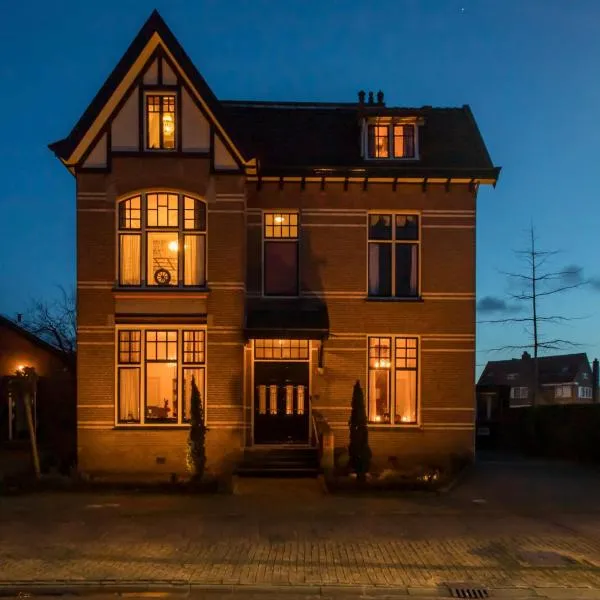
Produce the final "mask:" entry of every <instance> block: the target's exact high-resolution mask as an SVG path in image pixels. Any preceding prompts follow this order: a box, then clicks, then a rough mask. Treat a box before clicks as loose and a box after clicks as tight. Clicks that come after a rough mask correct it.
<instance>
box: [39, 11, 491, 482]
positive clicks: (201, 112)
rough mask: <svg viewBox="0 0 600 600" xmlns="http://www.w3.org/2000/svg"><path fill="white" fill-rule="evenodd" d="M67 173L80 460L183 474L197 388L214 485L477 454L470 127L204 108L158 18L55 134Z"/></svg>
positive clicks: (206, 102) (460, 111) (298, 111)
mask: <svg viewBox="0 0 600 600" xmlns="http://www.w3.org/2000/svg"><path fill="white" fill-rule="evenodd" d="M50 148H51V149H52V150H53V152H54V153H55V154H56V155H57V156H58V158H60V160H61V161H62V162H63V164H64V165H65V166H66V167H67V168H68V169H69V171H70V172H71V173H72V174H73V175H74V176H75V178H76V186H77V200H76V201H77V282H78V283H77V290H78V319H79V322H78V456H79V468H80V469H81V470H82V471H86V472H90V473H93V472H113V473H114V472H121V473H123V472H126V473H127V472H129V473H133V472H136V473H155V474H161V473H162V474H169V473H183V472H184V471H185V453H186V439H187V433H188V426H187V419H188V418H189V403H190V388H191V382H192V380H195V381H196V383H197V384H198V386H199V387H200V390H201V394H202V399H203V402H204V406H205V414H206V421H207V426H208V428H209V432H208V437H207V457H208V461H209V468H211V469H212V470H214V471H219V470H220V469H221V468H223V467H224V466H225V465H230V464H231V463H236V462H237V461H238V460H239V459H240V457H241V456H242V455H243V453H244V452H245V451H248V450H249V449H252V448H256V447H260V446H270V445H274V444H286V445H289V446H297V447H298V448H302V447H307V446H311V445H312V444H314V441H315V440H314V437H315V435H314V427H313V424H314V417H315V415H317V414H318V415H319V419H320V421H321V422H326V423H327V424H328V425H329V427H330V429H331V430H332V431H333V434H334V442H335V447H336V448H337V449H341V448H344V447H345V446H347V443H348V417H349V414H350V400H351V396H352V387H353V384H354V382H355V381H356V380H357V379H358V380H360V381H361V384H362V386H363V389H364V390H365V396H366V397H367V400H368V417H369V422H370V444H371V447H372V451H373V455H374V459H375V462H376V464H381V465H383V464H385V463H386V462H387V461H389V460H390V459H391V458H392V457H396V458H397V459H398V460H407V461H412V460H417V459H421V458H423V457H441V456H448V455H449V454H452V453H471V452H472V451H473V447H474V422H475V398H474V385H473V382H474V349H475V209H476V196H477V190H478V188H479V186H480V185H481V184H495V183H496V180H497V178H498V175H499V168H496V167H494V166H493V164H492V162H491V160H490V157H489V155H488V153H487V150H486V148H485V145H484V143H483V140H482V138H481V135H480V133H479V130H478V128H477V125H476V123H475V120H474V118H473V115H472V113H471V110H470V109H469V107H468V106H463V107H461V108H432V107H430V106H427V107H421V108H390V107H388V106H386V105H385V103H384V98H383V94H382V93H378V94H376V95H375V96H374V95H373V94H372V93H370V94H368V96H367V95H365V94H364V93H360V94H359V98H358V101H357V102H349V103H340V104H332V103H302V102H256V101H253V102H245V101H223V100H219V99H217V98H216V96H215V95H214V93H213V92H212V91H211V89H210V88H209V86H208V84H207V83H206V81H205V80H204V79H203V78H202V76H201V75H200V73H199V72H198V71H197V70H196V68H195V66H194V65H193V64H192V62H191V61H190V59H189V58H188V56H187V55H186V53H185V51H184V50H183V48H182V47H181V45H180V44H179V42H178V41H177V40H176V38H175V37H174V35H173V34H172V32H171V31H170V30H169V28H168V27H167V26H166V24H165V23H164V21H163V20H162V19H161V17H160V16H159V15H158V13H156V12H154V13H153V14H152V15H151V17H150V18H149V19H148V21H147V22H146V23H145V24H144V26H143V27H142V29H141V31H140V32H139V34H138V35H137V37H136V38H135V39H134V41H133V42H132V44H131V46H130V47H129V48H128V50H127V51H126V53H125V54H124V56H123V58H122V59H121V60H120V62H119V63H118V65H117V66H116V68H115V69H114V71H113V72H112V73H111V75H110V76H109V77H108V79H107V81H106V83H105V84H104V85H103V86H102V88H101V89H100V91H99V92H98V94H97V95H96V97H95V98H94V99H93V101H92V103H91V104H90V105H89V107H88V108H87V109H86V111H85V112H84V114H83V116H82V117H81V118H80V120H79V121H78V122H77V124H76V125H75V127H74V128H73V130H72V131H71V133H70V134H69V135H68V137H66V138H65V139H63V140H61V141H59V142H56V143H54V144H52V145H51V146H50Z"/></svg>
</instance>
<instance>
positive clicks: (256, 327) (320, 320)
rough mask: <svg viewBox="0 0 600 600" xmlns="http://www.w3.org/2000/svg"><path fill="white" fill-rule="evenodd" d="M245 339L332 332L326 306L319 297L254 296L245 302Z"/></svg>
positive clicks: (309, 336) (318, 337)
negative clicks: (273, 297) (284, 297)
mask: <svg viewBox="0 0 600 600" xmlns="http://www.w3.org/2000/svg"><path fill="white" fill-rule="evenodd" d="M245 334H246V339H256V338H259V339H260V338H279V339H304V340H306V339H313V340H321V339H324V338H326V337H327V336H328V334H329V315H328V313H327V306H326V305H325V304H324V303H323V302H322V301H321V300H319V299H318V298H289V299H287V298H286V299H279V298H277V299H270V298H254V299H249V300H248V301H247V303H246V327H245Z"/></svg>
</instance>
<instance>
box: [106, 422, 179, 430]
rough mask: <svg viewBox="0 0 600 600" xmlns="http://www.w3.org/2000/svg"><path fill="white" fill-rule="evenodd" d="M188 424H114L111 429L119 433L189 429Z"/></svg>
mask: <svg viewBox="0 0 600 600" xmlns="http://www.w3.org/2000/svg"><path fill="white" fill-rule="evenodd" d="M189 428H190V424H189V423H172V424H171V423H152V424H150V423H140V424H139V425H136V424H135V423H116V424H115V425H114V427H113V429H118V430H120V431H133V430H136V431H139V430H146V429H154V430H156V429H178V430H179V429H189Z"/></svg>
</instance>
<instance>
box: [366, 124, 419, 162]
mask: <svg viewBox="0 0 600 600" xmlns="http://www.w3.org/2000/svg"><path fill="white" fill-rule="evenodd" d="M416 137H417V136H416V125H415V124H414V123H394V122H386V123H373V124H369V125H368V126H367V158H375V159H403V158H417V140H416Z"/></svg>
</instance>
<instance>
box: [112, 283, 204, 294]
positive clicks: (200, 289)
mask: <svg viewBox="0 0 600 600" xmlns="http://www.w3.org/2000/svg"><path fill="white" fill-rule="evenodd" d="M112 291H113V292H118V293H119V294H121V293H126V294H133V295H135V294H147V293H148V292H158V293H159V294H168V293H169V292H171V293H173V292H177V293H183V294H208V293H210V291H211V290H210V288H209V287H207V286H197V287H195V286H191V285H190V286H186V287H178V286H174V285H173V286H169V285H146V286H123V285H116V286H114V287H113V290H112Z"/></svg>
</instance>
